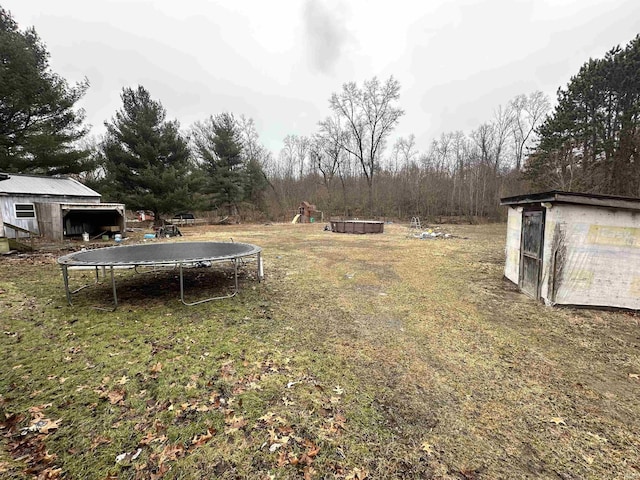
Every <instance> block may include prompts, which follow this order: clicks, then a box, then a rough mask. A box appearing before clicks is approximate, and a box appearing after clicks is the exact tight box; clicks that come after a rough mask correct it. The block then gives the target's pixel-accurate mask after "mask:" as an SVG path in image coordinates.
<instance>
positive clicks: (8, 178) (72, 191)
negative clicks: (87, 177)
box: [0, 173, 100, 198]
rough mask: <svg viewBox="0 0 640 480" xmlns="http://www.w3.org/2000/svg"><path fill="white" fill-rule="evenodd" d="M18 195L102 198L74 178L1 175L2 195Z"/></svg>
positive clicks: (0, 187) (0, 188)
mask: <svg viewBox="0 0 640 480" xmlns="http://www.w3.org/2000/svg"><path fill="white" fill-rule="evenodd" d="M17 194H22V195H53V196H73V197H93V198H95V197H98V198H99V197H100V194H99V193H98V192H96V191H95V190H92V189H90V188H89V187H86V186H84V185H83V184H82V183H80V182H78V181H77V180H74V179H73V178H68V177H42V176H38V175H22V174H17V173H16V174H14V173H0V195H17Z"/></svg>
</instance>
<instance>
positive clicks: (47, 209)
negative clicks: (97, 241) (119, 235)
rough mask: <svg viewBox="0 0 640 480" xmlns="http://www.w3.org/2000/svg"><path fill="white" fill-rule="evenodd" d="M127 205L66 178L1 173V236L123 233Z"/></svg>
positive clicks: (46, 236)
mask: <svg viewBox="0 0 640 480" xmlns="http://www.w3.org/2000/svg"><path fill="white" fill-rule="evenodd" d="M125 227H126V216H125V206H124V204H121V203H100V194H99V193H98V192H96V191H94V190H92V189H90V188H88V187H86V186H85V185H83V184H82V183H80V182H78V181H77V180H74V179H72V178H67V177H42V176H36V175H22V174H13V173H11V174H6V173H0V237H3V236H4V237H8V238H16V237H20V236H23V234H24V233H25V231H26V232H30V233H31V234H35V235H40V236H42V237H45V238H48V239H51V240H56V241H59V240H63V239H64V238H65V237H73V236H81V235H82V234H83V233H85V232H86V233H88V234H90V235H97V234H100V233H101V232H124V231H125Z"/></svg>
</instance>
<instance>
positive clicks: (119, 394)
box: [107, 389, 125, 405]
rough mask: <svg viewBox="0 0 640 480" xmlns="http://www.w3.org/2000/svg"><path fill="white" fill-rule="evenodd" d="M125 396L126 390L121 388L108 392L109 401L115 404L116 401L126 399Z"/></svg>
mask: <svg viewBox="0 0 640 480" xmlns="http://www.w3.org/2000/svg"><path fill="white" fill-rule="evenodd" d="M124 397H125V391H124V390H121V389H116V390H111V391H110V392H109V393H107V398H109V403H111V404H112V405H115V404H116V403H119V402H121V401H122V400H124Z"/></svg>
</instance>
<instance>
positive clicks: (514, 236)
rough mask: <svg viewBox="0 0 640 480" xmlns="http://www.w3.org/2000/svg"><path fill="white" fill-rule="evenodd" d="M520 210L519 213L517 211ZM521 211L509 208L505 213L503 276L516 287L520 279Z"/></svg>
mask: <svg viewBox="0 0 640 480" xmlns="http://www.w3.org/2000/svg"><path fill="white" fill-rule="evenodd" d="M518 210H520V211H518ZM521 228H522V209H521V208H517V207H509V210H508V213H507V244H506V246H505V258H506V261H505V265H504V276H505V277H506V278H508V279H509V280H511V281H512V282H513V283H515V284H516V285H518V281H519V277H520V238H521V231H520V230H521Z"/></svg>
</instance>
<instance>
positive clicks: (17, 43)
mask: <svg viewBox="0 0 640 480" xmlns="http://www.w3.org/2000/svg"><path fill="white" fill-rule="evenodd" d="M48 57H49V53H48V52H47V50H46V47H45V45H44V43H43V42H42V41H41V40H40V38H39V37H38V34H37V33H36V31H35V30H34V29H33V28H29V29H27V30H25V31H20V30H19V28H18V25H17V24H16V22H15V21H14V20H13V18H12V17H11V15H10V13H9V12H7V11H6V10H4V9H3V8H2V7H0V171H5V172H16V173H18V172H21V173H40V174H48V175H54V174H66V173H80V172H83V171H86V170H89V169H91V168H92V164H91V162H90V161H89V160H88V158H87V157H88V155H87V152H86V151H84V150H82V149H77V148H75V147H74V142H76V141H77V140H78V139H80V138H81V137H82V136H84V134H85V133H86V129H85V128H84V127H83V126H82V122H83V120H84V113H83V112H82V110H75V109H74V106H75V104H76V103H77V102H78V100H80V99H81V98H82V96H83V95H84V94H85V92H86V90H87V88H88V86H89V83H88V81H87V80H86V79H85V80H84V81H83V82H80V83H78V84H76V85H75V86H69V85H68V84H67V82H66V81H65V80H64V79H63V78H61V77H60V76H59V75H57V74H55V73H54V72H52V71H51V69H50V68H49V61H48Z"/></svg>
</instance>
